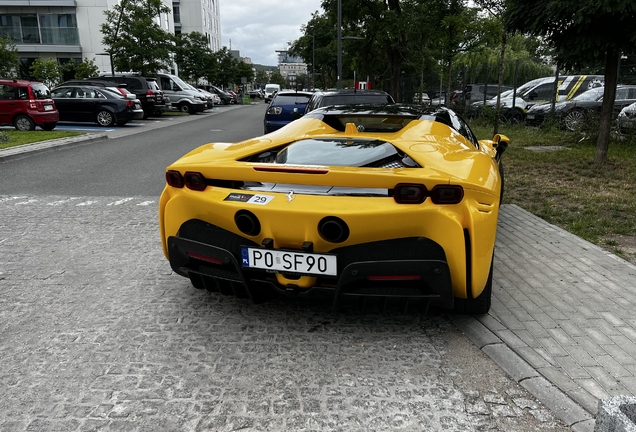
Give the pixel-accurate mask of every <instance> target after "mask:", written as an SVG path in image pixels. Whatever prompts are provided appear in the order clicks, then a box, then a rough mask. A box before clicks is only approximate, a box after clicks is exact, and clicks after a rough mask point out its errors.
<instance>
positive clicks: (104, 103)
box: [51, 85, 144, 127]
mask: <svg viewBox="0 0 636 432" xmlns="http://www.w3.org/2000/svg"><path fill="white" fill-rule="evenodd" d="M51 97H52V98H53V100H54V101H55V105H56V106H57V110H58V111H59V113H60V121H70V122H92V123H97V124H99V125H100V126H104V127H110V126H114V125H115V124H117V125H119V126H123V125H125V124H126V123H128V122H130V121H132V120H139V119H141V118H143V117H144V111H143V109H142V108H141V104H140V103H139V101H138V100H133V99H128V98H125V97H124V96H123V95H121V94H120V93H117V92H115V91H111V90H108V89H107V88H105V87H93V86H74V85H70V86H60V87H56V88H54V89H53V90H52V91H51Z"/></svg>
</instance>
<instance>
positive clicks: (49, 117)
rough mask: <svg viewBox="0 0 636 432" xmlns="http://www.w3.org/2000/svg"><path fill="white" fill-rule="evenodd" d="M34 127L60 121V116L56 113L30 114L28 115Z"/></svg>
mask: <svg viewBox="0 0 636 432" xmlns="http://www.w3.org/2000/svg"><path fill="white" fill-rule="evenodd" d="M29 115H30V116H31V118H32V119H33V121H34V122H35V124H36V125H38V126H39V125H43V124H46V123H56V122H58V121H59V120H60V114H59V112H57V111H52V112H51V111H49V112H41V113H40V112H35V113H34V112H31V113H29Z"/></svg>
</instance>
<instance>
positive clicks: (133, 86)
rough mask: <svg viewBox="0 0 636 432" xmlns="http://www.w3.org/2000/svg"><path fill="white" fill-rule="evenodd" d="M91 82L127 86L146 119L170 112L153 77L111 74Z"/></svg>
mask: <svg viewBox="0 0 636 432" xmlns="http://www.w3.org/2000/svg"><path fill="white" fill-rule="evenodd" d="M90 80H101V81H109V82H114V83H121V84H125V85H126V90H128V91H130V92H132V93H134V94H135V96H137V99H139V101H140V103H141V107H142V109H143V110H144V118H148V117H149V116H153V115H161V114H162V113H163V112H164V111H168V110H170V104H167V103H166V101H165V97H164V94H163V92H162V91H161V89H160V88H159V85H158V84H157V80H156V79H155V78H153V77H142V76H141V75H135V74H115V75H112V74H109V75H100V76H99V77H92V78H90Z"/></svg>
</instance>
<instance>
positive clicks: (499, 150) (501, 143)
mask: <svg viewBox="0 0 636 432" xmlns="http://www.w3.org/2000/svg"><path fill="white" fill-rule="evenodd" d="M508 144H510V139H509V138H508V137H507V136H505V135H501V134H497V135H495V136H494V137H493V138H492V146H493V148H494V149H495V152H496V155H495V160H496V161H497V162H499V160H500V159H501V155H503V153H504V152H505V151H506V149H507V148H508Z"/></svg>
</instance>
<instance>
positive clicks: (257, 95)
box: [247, 89, 265, 99]
mask: <svg viewBox="0 0 636 432" xmlns="http://www.w3.org/2000/svg"><path fill="white" fill-rule="evenodd" d="M247 94H248V95H249V97H250V99H263V98H264V97H265V96H264V95H263V90H261V89H254V90H250V91H248V92H247Z"/></svg>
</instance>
